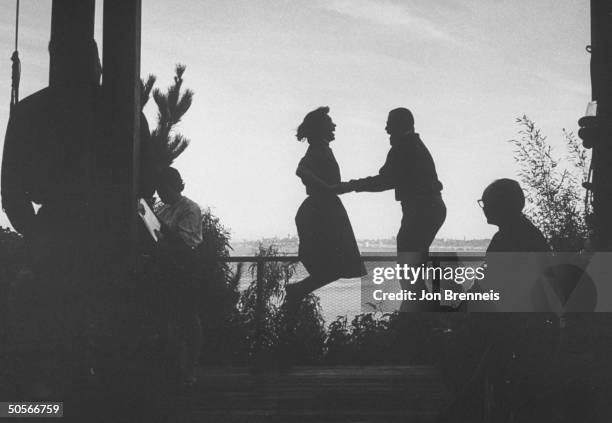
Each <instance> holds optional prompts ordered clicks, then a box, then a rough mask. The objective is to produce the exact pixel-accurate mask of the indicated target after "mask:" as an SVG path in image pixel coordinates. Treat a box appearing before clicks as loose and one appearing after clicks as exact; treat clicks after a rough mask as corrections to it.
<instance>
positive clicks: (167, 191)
mask: <svg viewBox="0 0 612 423" xmlns="http://www.w3.org/2000/svg"><path fill="white" fill-rule="evenodd" d="M156 185H157V194H158V195H159V198H160V200H162V202H163V203H164V204H174V203H176V202H177V201H178V200H179V199H180V198H181V192H183V189H184V188H185V183H184V182H183V178H181V174H180V173H179V171H178V170H176V169H175V168H173V167H167V168H165V169H163V170H162V171H161V172H159V175H158V177H157V184H156Z"/></svg>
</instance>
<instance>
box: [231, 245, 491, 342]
mask: <svg viewBox="0 0 612 423" xmlns="http://www.w3.org/2000/svg"><path fill="white" fill-rule="evenodd" d="M361 258H362V259H363V261H364V262H365V263H367V262H393V263H395V262H397V261H398V256H397V255H380V256H376V255H362V256H361ZM484 258H485V257H484V254H483V253H469V252H461V253H460V254H459V253H455V252H452V253H440V252H436V253H430V254H429V256H428V260H427V263H431V265H432V266H434V267H438V266H440V265H441V263H443V262H446V263H449V262H450V263H453V262H479V261H483V260H484ZM221 261H223V262H225V263H255V268H256V293H257V294H256V295H257V299H256V303H255V325H256V326H255V337H256V338H255V339H257V340H259V339H261V333H262V330H263V316H264V312H265V310H264V308H265V303H264V298H263V297H264V295H263V293H264V278H263V276H264V266H265V264H266V263H275V262H282V263H298V262H299V261H300V259H299V257H298V256H293V255H292V256H289V255H287V256H283V255H278V256H233V257H225V258H222V259H221ZM432 291H433V292H440V279H438V278H435V279H433V280H432ZM256 352H257V351H256Z"/></svg>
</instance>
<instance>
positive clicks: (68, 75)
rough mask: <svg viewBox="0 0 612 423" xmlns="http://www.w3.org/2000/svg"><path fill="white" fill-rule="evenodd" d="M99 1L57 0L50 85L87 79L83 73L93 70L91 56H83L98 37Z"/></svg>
mask: <svg viewBox="0 0 612 423" xmlns="http://www.w3.org/2000/svg"><path fill="white" fill-rule="evenodd" d="M94 17H95V0H53V4H52V6H51V42H50V43H49V49H50V50H52V51H53V54H51V58H50V63H49V85H56V84H58V83H62V82H68V83H72V84H71V85H75V84H74V82H75V81H80V80H82V79H83V77H84V75H83V74H82V73H80V70H81V69H87V68H88V67H89V66H90V63H89V62H88V59H89V58H88V57H87V55H83V54H80V53H81V51H82V48H87V43H91V42H92V41H93V37H94Z"/></svg>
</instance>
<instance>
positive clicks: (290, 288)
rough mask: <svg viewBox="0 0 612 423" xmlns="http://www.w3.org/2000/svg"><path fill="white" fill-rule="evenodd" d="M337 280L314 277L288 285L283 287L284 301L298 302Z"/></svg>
mask: <svg viewBox="0 0 612 423" xmlns="http://www.w3.org/2000/svg"><path fill="white" fill-rule="evenodd" d="M335 280H337V279H336V278H333V277H327V278H325V277H316V276H312V275H311V276H307V277H305V278H304V279H302V280H301V281H299V282H296V283H292V284H288V285H286V286H285V291H286V293H287V294H286V297H285V300H286V301H288V302H290V301H299V300H301V299H302V298H304V297H305V296H307V295H308V294H310V293H311V292H313V291H316V290H317V289H319V288H321V287H323V286H325V285H328V284H330V283H332V282H334V281H335Z"/></svg>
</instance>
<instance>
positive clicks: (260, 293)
mask: <svg viewBox="0 0 612 423" xmlns="http://www.w3.org/2000/svg"><path fill="white" fill-rule="evenodd" d="M264 266H265V263H264V260H263V259H262V258H258V259H257V299H256V302H255V351H254V353H255V356H257V355H259V353H260V352H261V350H262V349H263V336H264V328H263V324H264V313H265V309H264V307H265V302H264V283H265V282H264V280H265V279H264V271H265V267H264Z"/></svg>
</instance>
